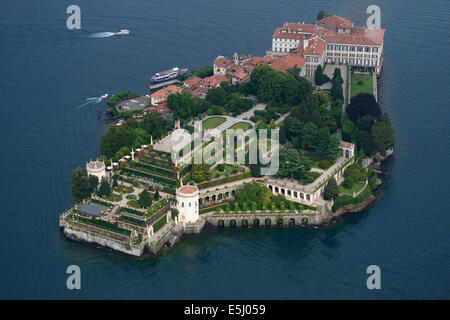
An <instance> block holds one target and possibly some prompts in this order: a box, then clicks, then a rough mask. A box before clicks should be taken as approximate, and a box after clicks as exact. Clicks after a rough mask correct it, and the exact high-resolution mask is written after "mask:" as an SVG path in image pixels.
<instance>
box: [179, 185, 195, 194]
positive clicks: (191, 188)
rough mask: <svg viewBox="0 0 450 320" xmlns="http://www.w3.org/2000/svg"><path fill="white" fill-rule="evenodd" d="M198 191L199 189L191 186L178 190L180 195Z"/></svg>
mask: <svg viewBox="0 0 450 320" xmlns="http://www.w3.org/2000/svg"><path fill="white" fill-rule="evenodd" d="M196 191H197V188H196V187H191V186H185V187H181V188H180V189H178V192H179V193H185V194H190V193H195V192H196Z"/></svg>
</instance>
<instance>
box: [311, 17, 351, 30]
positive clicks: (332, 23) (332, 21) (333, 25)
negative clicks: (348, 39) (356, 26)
mask: <svg viewBox="0 0 450 320" xmlns="http://www.w3.org/2000/svg"><path fill="white" fill-rule="evenodd" d="M316 24H317V25H319V26H323V27H325V28H327V29H337V28H342V29H349V28H351V27H352V26H353V24H352V22H351V21H350V20H348V19H346V18H342V17H339V16H329V17H325V18H323V19H322V20H319V21H317V22H316Z"/></svg>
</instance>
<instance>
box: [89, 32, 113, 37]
mask: <svg viewBox="0 0 450 320" xmlns="http://www.w3.org/2000/svg"><path fill="white" fill-rule="evenodd" d="M114 35H115V33H114V32H96V33H93V34H91V35H90V36H89V38H109V37H112V36H114Z"/></svg>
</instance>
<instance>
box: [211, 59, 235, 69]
mask: <svg viewBox="0 0 450 320" xmlns="http://www.w3.org/2000/svg"><path fill="white" fill-rule="evenodd" d="M230 63H233V61H231V60H230V59H227V58H219V59H217V60H216V61H214V64H215V65H216V66H218V67H220V68H225V67H226V66H228V65H229V64H230Z"/></svg>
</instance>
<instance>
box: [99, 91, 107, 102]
mask: <svg viewBox="0 0 450 320" xmlns="http://www.w3.org/2000/svg"><path fill="white" fill-rule="evenodd" d="M106 98H108V94H107V93H105V94H104V95H102V96H101V97H100V100H103V99H106Z"/></svg>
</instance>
